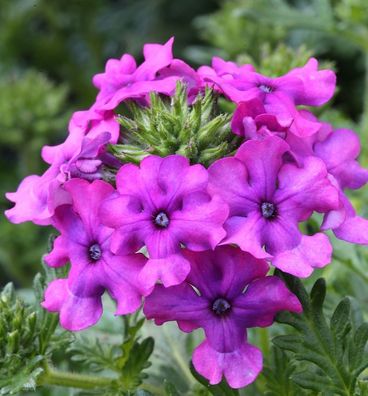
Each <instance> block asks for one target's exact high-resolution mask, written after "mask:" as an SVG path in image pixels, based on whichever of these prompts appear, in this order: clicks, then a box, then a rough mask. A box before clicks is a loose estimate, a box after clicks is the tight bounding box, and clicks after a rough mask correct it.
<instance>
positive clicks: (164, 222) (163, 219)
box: [154, 212, 170, 228]
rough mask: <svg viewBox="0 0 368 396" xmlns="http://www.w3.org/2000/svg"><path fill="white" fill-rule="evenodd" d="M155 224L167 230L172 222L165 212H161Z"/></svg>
mask: <svg viewBox="0 0 368 396" xmlns="http://www.w3.org/2000/svg"><path fill="white" fill-rule="evenodd" d="M154 222H155V224H156V225H157V226H158V227H161V228H167V227H168V225H169V223H170V220H169V218H168V216H167V214H166V213H165V212H160V213H159V214H158V215H156V217H155V220H154Z"/></svg>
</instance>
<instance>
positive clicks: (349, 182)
mask: <svg viewBox="0 0 368 396" xmlns="http://www.w3.org/2000/svg"><path fill="white" fill-rule="evenodd" d="M313 152H314V154H315V155H316V156H318V157H319V158H321V159H322V160H323V161H324V162H325V164H326V166H327V170H328V172H329V173H330V175H331V176H332V177H333V178H334V180H335V185H336V186H337V188H338V189H339V193H340V206H339V208H338V209H337V210H334V211H331V212H329V213H328V214H327V215H326V216H325V219H324V222H323V226H322V228H323V229H329V228H332V229H333V231H334V233H335V235H336V236H337V237H338V238H340V239H343V240H345V241H348V242H352V243H359V244H368V220H366V219H364V218H362V217H360V216H357V215H356V212H355V210H354V208H353V206H352V204H351V203H350V201H349V199H348V198H347V196H346V195H345V194H344V190H345V189H352V190H356V189H359V188H361V187H362V186H363V185H365V184H366V183H367V182H368V170H367V169H364V168H363V167H361V166H360V164H359V163H358V161H357V158H358V156H359V153H360V142H359V137H358V135H357V134H356V133H355V132H354V131H351V130H349V129H337V130H336V131H333V132H332V131H331V133H330V134H329V135H328V136H327V138H325V139H324V140H322V141H319V142H316V143H315V144H314V145H313Z"/></svg>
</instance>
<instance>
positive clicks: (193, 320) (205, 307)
mask: <svg viewBox="0 0 368 396" xmlns="http://www.w3.org/2000/svg"><path fill="white" fill-rule="evenodd" d="M184 255H185V257H186V259H187V260H188V261H190V264H191V271H190V274H189V276H188V278H187V281H186V282H185V283H182V284H181V285H178V286H172V287H169V288H164V287H163V286H162V285H156V286H155V289H154V291H153V293H152V294H151V295H150V296H148V297H147V298H146V302H145V305H144V313H145V315H146V317H147V318H148V319H155V323H156V324H158V325H161V324H163V323H164V322H167V321H177V323H178V326H179V327H180V329H181V330H183V331H186V332H190V331H192V330H194V329H197V328H202V329H203V330H204V333H205V336H206V340H205V341H204V342H202V344H200V345H199V346H198V347H197V348H196V349H195V351H194V354H193V364H194V367H195V368H196V370H197V371H198V372H199V373H200V374H201V375H203V376H204V377H205V378H207V379H208V380H209V382H210V384H218V383H219V382H220V381H221V379H222V377H223V376H224V377H225V378H226V380H227V382H228V383H229V385H230V386H231V387H232V388H241V387H244V386H246V385H248V384H250V383H251V382H253V381H254V380H255V379H256V377H257V375H258V374H259V372H260V371H261V369H262V354H261V351H260V350H259V349H258V348H256V347H254V346H252V345H250V344H248V342H247V338H246V336H247V328H250V327H266V326H270V325H271V324H272V322H273V320H274V317H275V315H276V313H278V312H280V311H283V310H289V311H292V312H301V311H302V307H301V305H300V303H299V301H298V299H297V298H296V297H295V296H294V295H293V294H292V293H291V292H290V291H289V290H288V289H287V288H286V286H285V285H284V284H283V282H282V281H281V280H280V279H279V278H277V277H275V276H268V277H267V276H266V274H267V271H268V265H267V263H266V262H265V261H264V260H259V259H256V258H254V257H252V256H251V255H250V254H248V253H244V252H242V251H240V250H239V249H237V248H233V247H230V246H222V247H219V248H217V249H216V250H215V251H206V252H201V253H194V252H190V251H187V250H186V251H185V252H184Z"/></svg>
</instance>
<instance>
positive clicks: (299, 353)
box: [274, 272, 368, 396]
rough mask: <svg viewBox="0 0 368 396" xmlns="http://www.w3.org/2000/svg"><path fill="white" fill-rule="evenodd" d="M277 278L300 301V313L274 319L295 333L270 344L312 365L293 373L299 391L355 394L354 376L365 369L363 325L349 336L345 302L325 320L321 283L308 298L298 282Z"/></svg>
mask: <svg viewBox="0 0 368 396" xmlns="http://www.w3.org/2000/svg"><path fill="white" fill-rule="evenodd" d="M278 276H280V277H282V278H283V279H284V280H285V282H286V284H287V285H288V287H289V288H290V289H291V290H292V291H293V292H294V293H295V295H296V296H297V297H298V298H299V299H300V300H301V302H302V305H303V309H304V312H303V313H302V314H299V315H298V314H294V313H285V314H284V313H283V314H281V315H279V316H277V320H278V321H279V322H280V323H283V324H287V325H290V326H292V327H294V328H295V330H296V333H295V334H291V335H284V336H278V337H276V338H275V339H274V343H275V345H277V346H278V347H279V348H281V349H283V350H287V351H290V352H292V353H293V357H294V358H295V359H297V360H298V361H301V362H305V363H309V364H312V366H311V367H310V369H309V371H308V372H306V371H302V372H300V371H296V372H295V373H294V374H293V376H292V379H293V381H294V382H295V383H296V384H298V385H299V386H301V387H302V388H305V389H310V390H313V391H315V392H322V394H323V395H325V394H326V395H340V396H350V395H352V394H353V393H354V392H355V391H356V384H357V380H358V376H359V374H360V373H361V371H362V370H363V369H364V367H365V366H366V365H365V364H364V363H367V365H368V362H364V358H363V356H364V353H365V352H364V348H365V345H366V343H367V340H368V328H367V327H366V326H367V325H366V324H363V325H361V326H360V327H359V328H358V329H357V330H356V331H355V332H352V326H351V304H350V300H349V299H347V298H345V299H343V300H342V301H341V302H340V303H339V304H338V306H337V307H336V309H335V310H334V312H333V314H332V316H331V318H330V320H327V318H326V317H325V315H324V313H323V304H324V299H325V295H326V284H325V281H324V280H323V279H318V280H317V281H316V282H315V284H314V286H313V287H312V290H311V293H310V296H308V293H307V291H306V290H305V288H304V286H303V285H302V283H301V282H300V281H299V280H296V279H293V277H291V276H290V275H285V274H283V273H281V272H278ZM328 323H329V324H328ZM347 362H348V363H347ZM362 362H364V363H363V364H362ZM357 365H358V366H359V367H357ZM316 370H320V371H321V374H319V373H318V372H317V371H316Z"/></svg>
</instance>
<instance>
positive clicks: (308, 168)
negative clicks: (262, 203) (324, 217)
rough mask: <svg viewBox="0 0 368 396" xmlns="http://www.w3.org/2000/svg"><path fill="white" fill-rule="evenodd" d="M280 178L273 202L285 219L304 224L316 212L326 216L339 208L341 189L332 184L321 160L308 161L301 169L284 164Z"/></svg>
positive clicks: (310, 158)
mask: <svg viewBox="0 0 368 396" xmlns="http://www.w3.org/2000/svg"><path fill="white" fill-rule="evenodd" d="M278 179H279V189H278V191H277V192H276V194H275V198H274V199H275V203H276V204H277V207H279V208H280V211H282V213H283V214H285V216H286V215H287V214H289V216H292V217H293V218H295V219H297V220H298V221H304V220H306V219H307V218H308V217H309V216H310V215H311V213H312V212H313V211H317V212H320V213H325V212H328V211H330V210H333V209H337V208H338V207H339V194H338V190H337V188H336V187H334V186H333V185H332V184H331V182H330V181H329V179H328V177H327V169H326V166H325V164H324V163H323V161H321V160H320V159H319V158H315V157H308V158H306V159H305V160H304V166H303V167H302V168H298V167H297V166H295V165H294V164H286V165H284V166H283V167H282V168H281V170H280V173H279V178H278Z"/></svg>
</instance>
